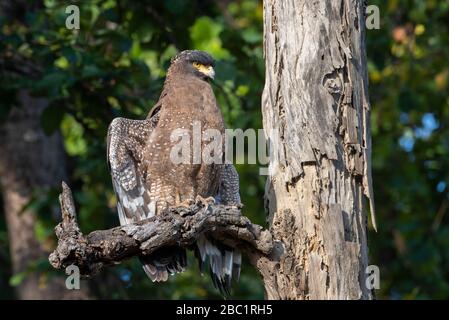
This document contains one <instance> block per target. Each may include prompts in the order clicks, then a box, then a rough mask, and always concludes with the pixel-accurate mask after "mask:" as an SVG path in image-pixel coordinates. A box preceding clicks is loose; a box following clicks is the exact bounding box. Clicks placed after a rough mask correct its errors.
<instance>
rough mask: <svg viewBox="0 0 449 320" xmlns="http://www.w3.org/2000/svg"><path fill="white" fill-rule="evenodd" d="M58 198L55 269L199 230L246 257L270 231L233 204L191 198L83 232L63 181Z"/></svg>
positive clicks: (96, 264)
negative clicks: (191, 201) (125, 222)
mask: <svg viewBox="0 0 449 320" xmlns="http://www.w3.org/2000/svg"><path fill="white" fill-rule="evenodd" d="M59 201H60V204H61V211H62V222H61V223H59V224H58V225H57V226H56V228H55V233H56V236H57V237H58V246H57V248H56V249H55V250H54V251H53V253H51V255H50V257H49V261H50V263H51V264H52V266H53V267H55V268H57V269H61V268H65V267H67V266H69V265H71V264H74V265H76V266H78V267H79V268H80V272H81V274H82V275H84V276H89V275H93V274H95V273H96V272H98V271H100V270H101V269H102V267H103V266H105V265H112V264H117V263H120V262H121V261H122V260H125V259H127V258H131V257H133V256H139V255H147V254H150V253H152V252H154V251H155V250H157V249H159V248H162V247H165V246H171V245H178V246H181V247H184V248H189V247H190V246H191V245H192V244H193V243H194V242H195V240H196V239H197V238H198V237H199V236H200V235H201V234H203V233H205V232H207V233H208V234H209V235H212V236H213V237H214V238H216V239H217V240H220V241H222V242H224V243H226V244H228V245H230V246H233V247H238V248H240V249H241V250H243V251H245V252H246V253H247V254H248V255H249V257H250V260H251V261H257V260H258V259H259V258H260V257H261V256H266V255H269V254H270V252H271V251H272V249H273V240H272V237H271V233H270V232H269V231H268V230H263V228H262V227H261V226H259V225H255V224H252V223H251V221H250V220H249V219H248V218H246V217H244V216H242V215H241V212H240V209H239V208H238V207H235V206H223V205H204V204H203V203H196V204H193V205H191V206H190V207H189V208H186V207H176V208H168V209H166V210H165V211H164V212H163V213H162V214H161V215H158V216H155V217H152V218H149V219H146V220H142V221H139V222H136V223H132V224H129V225H126V226H120V227H116V228H112V229H109V230H98V231H93V232H91V233H90V234H88V235H87V236H85V235H83V233H82V232H81V231H80V229H79V227H78V223H77V220H76V211H75V205H74V202H73V198H72V192H71V190H70V188H69V187H68V186H67V184H65V183H64V182H63V183H62V194H61V195H60V196H59Z"/></svg>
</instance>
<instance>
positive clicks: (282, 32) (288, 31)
mask: <svg viewBox="0 0 449 320" xmlns="http://www.w3.org/2000/svg"><path fill="white" fill-rule="evenodd" d="M364 13H365V7H364V2H363V1H361V0H326V1H325V0H323V1H309V0H285V1H284V0H264V53H265V60H266V82H265V88H264V93H263V97H262V112H263V120H264V130H265V133H266V136H267V140H268V141H269V143H270V149H271V156H272V158H271V160H270V166H269V176H268V180H267V185H266V207H267V210H268V211H269V217H268V220H269V223H270V227H271V231H272V234H273V237H274V239H275V240H277V241H279V242H280V244H279V246H280V247H281V249H279V254H278V258H277V260H276V259H268V260H267V259H260V260H259V263H260V271H261V273H262V275H263V278H264V282H265V288H266V295H267V298H269V299H370V298H372V294H371V292H370V290H368V289H367V288H366V286H365V279H366V274H365V269H366V267H367V265H368V252H367V227H366V225H367V221H366V220H367V219H366V211H367V210H366V208H365V206H366V205H365V202H366V201H364V200H365V199H364V197H366V198H367V199H368V201H369V203H370V204H371V213H372V214H374V207H373V205H372V204H373V198H372V185H371V166H370V156H371V155H370V150H371V141H370V131H369V130H370V126H369V112H370V105H369V102H368V91H367V84H368V82H367V71H366V56H365V46H364V42H365V39H364V38H365V35H364V32H365V31H364V30H365V14H364ZM373 222H374V220H373Z"/></svg>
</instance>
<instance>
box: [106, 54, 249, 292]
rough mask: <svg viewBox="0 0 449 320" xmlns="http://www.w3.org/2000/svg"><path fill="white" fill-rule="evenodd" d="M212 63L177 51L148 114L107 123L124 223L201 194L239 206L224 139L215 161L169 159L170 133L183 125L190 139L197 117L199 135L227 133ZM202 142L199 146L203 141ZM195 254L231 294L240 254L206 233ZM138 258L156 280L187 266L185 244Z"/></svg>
mask: <svg viewBox="0 0 449 320" xmlns="http://www.w3.org/2000/svg"><path fill="white" fill-rule="evenodd" d="M214 65H215V61H214V59H213V58H212V56H211V55H209V54H208V53H206V52H204V51H198V50H186V51H182V52H180V53H178V54H177V55H176V56H175V57H173V58H172V59H171V61H170V66H169V68H168V71H167V75H166V79H165V82H164V86H163V89H162V93H161V95H160V97H159V100H158V102H157V103H156V104H155V105H154V107H153V108H152V109H151V111H150V112H149V113H148V116H147V117H146V119H144V120H131V119H125V118H115V119H114V120H113V121H112V122H111V124H110V125H109V129H108V136H107V159H108V164H109V169H110V172H111V176H112V184H113V188H114V191H115V194H116V196H117V212H118V216H119V220H120V224H121V225H126V224H129V223H133V222H136V221H139V220H143V219H148V218H150V217H153V216H155V215H158V214H160V213H161V212H162V211H163V210H164V209H166V208H168V207H175V206H188V205H189V204H191V203H192V202H195V201H198V200H202V201H203V202H206V203H211V202H214V203H219V204H224V205H238V206H239V205H240V194H239V176H238V173H237V171H236V169H235V167H234V166H233V165H232V164H231V163H228V162H226V161H224V159H225V154H224V150H225V148H224V145H223V144H221V146H220V148H219V150H220V154H218V156H219V158H220V159H222V160H223V161H215V162H218V163H215V162H212V163H209V162H207V163H205V162H201V161H200V163H197V162H193V161H192V162H190V163H184V162H183V163H174V161H172V158H171V152H172V150H173V147H174V146H175V144H176V143H177V141H173V139H172V137H171V136H172V133H173V132H174V131H175V130H179V129H182V130H184V131H183V132H184V133H185V134H188V135H189V136H190V137H192V138H193V139H194V138H195V137H193V134H194V132H193V129H192V125H193V124H194V123H195V122H196V123H199V124H200V128H201V133H204V132H205V131H206V130H208V129H213V130H218V131H219V132H220V133H221V134H222V137H224V133H225V125H224V120H223V116H222V114H221V111H220V108H219V106H218V104H217V101H216V98H215V95H214V92H213V90H212V87H211V84H210V81H211V80H213V79H214V76H215V71H214ZM223 140H224V139H223ZM200 141H201V142H200V143H201V147H202V148H201V150H203V147H205V144H206V142H205V141H204V139H201V140H200ZM192 152H193V149H192ZM190 156H192V154H191V153H190ZM194 253H195V256H196V257H197V258H198V260H199V265H200V270H201V272H204V268H205V266H206V264H209V269H210V274H211V278H212V281H213V284H214V286H215V287H216V288H218V289H219V290H220V292H221V293H222V294H225V295H228V294H229V292H230V289H231V280H232V279H234V280H238V278H239V275H240V268H241V253H240V252H239V251H238V250H237V249H234V248H231V247H229V246H226V245H224V244H222V243H220V242H217V241H215V240H214V239H213V238H212V237H211V236H210V235H207V234H204V235H202V236H200V237H199V238H198V239H197V241H196V244H195V245H194ZM139 259H140V260H141V262H142V264H143V269H144V271H145V273H146V274H147V276H148V277H149V278H150V279H151V280H152V281H153V282H159V281H166V280H167V279H168V275H174V274H176V273H179V272H182V271H184V270H185V268H186V265H187V259H186V250H185V249H184V248H181V247H178V246H172V247H163V248H160V249H158V250H156V251H155V252H153V253H152V254H150V255H142V256H140V257H139Z"/></svg>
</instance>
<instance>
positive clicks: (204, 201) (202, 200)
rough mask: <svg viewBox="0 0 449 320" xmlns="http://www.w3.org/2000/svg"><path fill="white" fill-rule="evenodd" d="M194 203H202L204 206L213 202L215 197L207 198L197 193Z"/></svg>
mask: <svg viewBox="0 0 449 320" xmlns="http://www.w3.org/2000/svg"><path fill="white" fill-rule="evenodd" d="M195 203H197V204H198V203H202V204H204V205H205V206H206V207H208V206H209V205H211V204H215V198H214V197H207V198H203V197H202V196H200V195H197V196H196V198H195Z"/></svg>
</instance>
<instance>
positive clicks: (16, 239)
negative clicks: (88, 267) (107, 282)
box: [0, 91, 87, 299]
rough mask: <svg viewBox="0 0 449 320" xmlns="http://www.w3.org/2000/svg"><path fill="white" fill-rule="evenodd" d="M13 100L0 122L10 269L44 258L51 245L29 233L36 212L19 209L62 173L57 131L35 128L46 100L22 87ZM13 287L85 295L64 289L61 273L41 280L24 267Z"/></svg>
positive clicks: (27, 295) (57, 295)
mask: <svg viewBox="0 0 449 320" xmlns="http://www.w3.org/2000/svg"><path fill="white" fill-rule="evenodd" d="M18 101H19V103H20V105H19V106H15V107H14V108H13V109H12V111H11V113H10V115H9V118H8V119H7V121H6V122H5V123H2V124H1V126H0V134H1V140H0V154H1V157H0V186H1V190H2V196H3V203H4V212H5V215H6V222H7V228H8V234H9V243H10V253H11V260H12V271H13V273H14V274H17V273H20V272H24V271H26V270H27V268H28V267H29V264H30V263H31V262H33V261H36V260H37V259H42V258H45V257H46V256H47V254H48V252H49V250H50V249H51V248H48V246H47V248H46V247H45V246H44V244H42V243H39V241H38V240H37V239H36V237H35V233H34V230H35V229H34V228H35V223H36V214H35V213H34V212H33V211H32V210H30V209H26V210H24V207H25V206H26V205H27V204H28V203H29V201H30V200H31V197H32V192H33V191H34V190H35V189H36V188H49V187H54V186H55V185H59V183H60V181H61V180H62V179H64V178H65V177H66V172H65V170H66V168H65V165H64V151H63V147H62V141H61V137H60V135H59V134H54V135H52V136H51V137H48V136H46V135H45V134H44V132H43V131H42V129H41V127H40V121H39V119H40V114H41V112H42V110H43V109H44V108H45V107H46V106H47V105H48V103H47V101H46V99H43V98H33V97H30V96H29V94H28V93H27V92H26V91H22V92H20V93H19V95H18ZM16 292H17V296H18V298H20V299H71V298H85V297H87V294H86V290H77V291H70V290H67V289H66V287H65V285H64V279H63V278H60V277H53V278H49V279H45V277H43V275H42V274H39V272H30V273H29V274H28V275H27V276H26V277H25V278H24V280H23V281H22V283H20V284H19V285H18V287H17V288H16Z"/></svg>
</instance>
